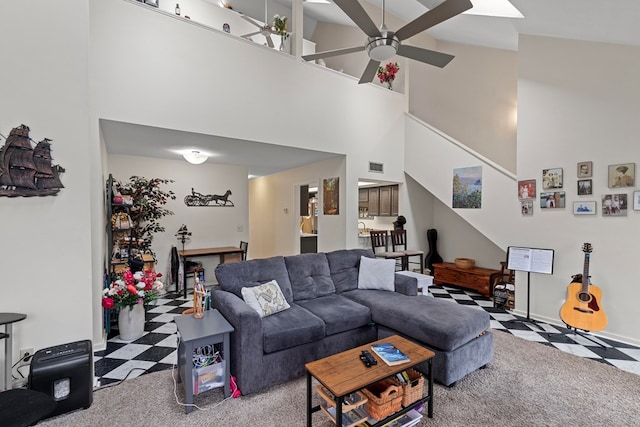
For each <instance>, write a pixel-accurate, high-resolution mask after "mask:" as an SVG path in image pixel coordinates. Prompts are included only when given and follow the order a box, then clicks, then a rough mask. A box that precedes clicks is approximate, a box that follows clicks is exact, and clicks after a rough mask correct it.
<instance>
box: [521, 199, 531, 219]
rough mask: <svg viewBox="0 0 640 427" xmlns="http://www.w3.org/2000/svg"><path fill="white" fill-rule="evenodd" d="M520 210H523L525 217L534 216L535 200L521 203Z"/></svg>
mask: <svg viewBox="0 0 640 427" xmlns="http://www.w3.org/2000/svg"><path fill="white" fill-rule="evenodd" d="M520 209H521V210H522V215H523V216H527V215H533V200H531V199H527V200H522V201H521V202H520Z"/></svg>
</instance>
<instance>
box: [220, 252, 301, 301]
mask: <svg viewBox="0 0 640 427" xmlns="http://www.w3.org/2000/svg"><path fill="white" fill-rule="evenodd" d="M216 279H217V280H218V284H219V285H220V289H222V290H223V291H227V292H231V293H233V294H235V295H236V296H237V297H238V298H242V288H245V287H247V288H248V287H251V286H258V285H261V284H263V283H266V282H270V281H271V280H275V281H276V282H278V286H280V290H281V291H282V293H283V294H284V297H285V298H286V300H287V302H288V303H292V302H293V291H292V290H291V282H290V281H289V274H288V273H287V266H286V265H285V263H284V257H281V256H277V257H273V258H265V259H252V260H249V261H242V262H234V263H228V264H219V265H218V266H217V267H216Z"/></svg>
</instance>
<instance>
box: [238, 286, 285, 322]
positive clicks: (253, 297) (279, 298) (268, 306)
mask: <svg viewBox="0 0 640 427" xmlns="http://www.w3.org/2000/svg"><path fill="white" fill-rule="evenodd" d="M240 292H242V298H243V299H244V302H246V303H247V304H249V307H251V308H253V309H254V310H255V311H257V312H258V314H259V315H260V317H266V316H271V315H272V314H275V313H278V312H280V311H283V310H286V309H288V308H290V306H289V303H287V300H286V299H285V298H284V295H283V294H282V291H281V290H280V286H278V282H276V281H275V280H272V281H270V282H267V283H263V284H262V285H259V286H253V287H250V288H242V289H241V290H240Z"/></svg>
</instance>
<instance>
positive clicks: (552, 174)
mask: <svg viewBox="0 0 640 427" xmlns="http://www.w3.org/2000/svg"><path fill="white" fill-rule="evenodd" d="M553 188H562V168H555V169H543V170H542V189H543V190H550V189H553Z"/></svg>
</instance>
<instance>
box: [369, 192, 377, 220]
mask: <svg viewBox="0 0 640 427" xmlns="http://www.w3.org/2000/svg"><path fill="white" fill-rule="evenodd" d="M369 216H380V187H373V188H369Z"/></svg>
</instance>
